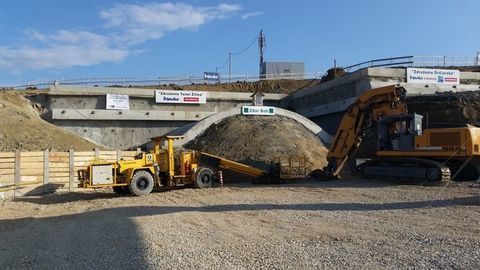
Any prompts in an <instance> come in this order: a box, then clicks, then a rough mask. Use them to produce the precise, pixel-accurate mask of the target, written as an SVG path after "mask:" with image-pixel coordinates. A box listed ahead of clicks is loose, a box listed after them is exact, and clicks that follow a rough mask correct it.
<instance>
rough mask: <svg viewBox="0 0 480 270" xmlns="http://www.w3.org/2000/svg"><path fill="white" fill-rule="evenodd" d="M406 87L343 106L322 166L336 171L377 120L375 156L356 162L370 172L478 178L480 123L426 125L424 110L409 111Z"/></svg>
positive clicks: (416, 177)
mask: <svg viewBox="0 0 480 270" xmlns="http://www.w3.org/2000/svg"><path fill="white" fill-rule="evenodd" d="M405 96H406V90H405V89H404V88H403V87H401V86H398V85H391V86H386V87H381V88H376V89H372V90H369V91H367V92H365V93H363V94H362V95H360V96H359V97H358V98H357V100H356V102H355V103H354V104H352V105H351V106H350V107H349V108H348V109H347V111H346V112H345V114H344V116H343V119H342V121H341V123H340V126H339V128H338V130H337V132H336V135H335V138H334V140H333V142H332V145H331V147H330V151H329V153H328V154H327V161H328V165H327V166H326V167H325V168H324V169H323V170H324V173H325V175H326V176H327V177H329V178H334V177H337V176H338V175H339V173H340V171H341V170H342V168H343V166H344V165H345V163H346V162H347V159H348V158H349V157H350V156H351V155H353V153H354V152H355V150H356V149H357V147H358V146H359V144H360V142H361V140H362V137H363V136H364V133H365V130H366V129H368V128H371V127H374V126H376V128H377V137H378V139H377V151H376V155H375V157H373V158H371V159H370V160H368V161H366V162H364V163H362V164H360V165H358V166H357V169H358V170H359V171H360V172H361V173H362V174H363V175H364V176H365V177H367V178H370V177H393V178H398V179H410V180H421V181H425V182H426V181H440V180H457V179H462V180H477V179H478V177H479V171H478V168H479V160H480V159H479V157H480V152H479V145H480V128H477V127H473V126H465V127H457V128H435V129H430V128H427V129H423V128H422V118H423V117H422V116H421V115H418V114H408V112H407V106H406V103H405Z"/></svg>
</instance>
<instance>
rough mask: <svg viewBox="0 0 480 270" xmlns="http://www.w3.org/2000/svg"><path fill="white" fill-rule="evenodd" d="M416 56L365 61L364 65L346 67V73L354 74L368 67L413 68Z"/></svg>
mask: <svg viewBox="0 0 480 270" xmlns="http://www.w3.org/2000/svg"><path fill="white" fill-rule="evenodd" d="M413 58H414V56H400V57H390V58H382V59H375V60H370V61H365V62H362V63H358V64H355V65H351V66H347V67H344V69H345V71H347V72H354V71H357V70H359V69H362V68H367V67H387V66H389V67H393V66H405V65H407V66H411V65H412V64H413V63H414V61H413Z"/></svg>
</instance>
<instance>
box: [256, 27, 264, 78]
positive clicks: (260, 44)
mask: <svg viewBox="0 0 480 270" xmlns="http://www.w3.org/2000/svg"><path fill="white" fill-rule="evenodd" d="M258 48H259V50H260V66H259V70H260V77H262V65H263V52H264V51H265V36H264V35H263V30H260V34H259V35H258Z"/></svg>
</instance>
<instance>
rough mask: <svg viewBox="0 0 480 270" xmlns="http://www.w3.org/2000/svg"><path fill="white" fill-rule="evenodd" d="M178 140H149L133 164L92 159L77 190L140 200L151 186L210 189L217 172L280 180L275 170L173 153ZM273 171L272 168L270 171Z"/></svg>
mask: <svg viewBox="0 0 480 270" xmlns="http://www.w3.org/2000/svg"><path fill="white" fill-rule="evenodd" d="M181 138H183V137H182V136H162V137H157V138H153V142H154V147H153V150H151V151H150V152H148V153H147V152H141V153H139V154H138V156H137V157H136V158H135V159H134V160H120V161H117V162H107V161H105V160H101V159H94V160H92V161H90V162H88V164H86V166H85V168H84V169H82V170H79V171H78V179H79V182H80V183H79V185H78V187H81V188H106V187H111V188H113V191H114V192H115V193H118V194H128V193H131V194H133V195H137V196H141V195H146V194H149V193H150V192H151V191H152V190H153V188H154V187H155V186H159V187H161V186H163V187H176V186H184V185H195V186H196V187H198V188H206V187H211V186H212V185H213V182H214V180H215V178H216V177H217V173H218V170H231V171H235V172H238V173H242V174H245V175H248V176H251V177H254V178H256V179H259V181H262V182H268V181H270V180H272V179H273V180H275V179H279V178H280V173H279V170H275V169H272V170H271V171H269V172H266V171H263V170H260V169H257V168H254V167H251V166H247V165H244V164H241V163H238V162H235V161H231V160H228V159H224V158H221V157H218V156H214V155H211V154H207V153H203V152H198V151H194V150H182V151H175V149H174V147H173V144H174V140H177V139H181ZM272 168H275V167H272Z"/></svg>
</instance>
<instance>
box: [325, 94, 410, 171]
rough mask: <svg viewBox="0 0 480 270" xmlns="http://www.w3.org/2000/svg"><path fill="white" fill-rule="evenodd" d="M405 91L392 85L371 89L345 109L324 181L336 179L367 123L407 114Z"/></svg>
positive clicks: (328, 158) (358, 142)
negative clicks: (385, 116)
mask: <svg viewBox="0 0 480 270" xmlns="http://www.w3.org/2000/svg"><path fill="white" fill-rule="evenodd" d="M405 93H406V91H405V89H404V88H403V87H400V86H397V85H391V86H386V87H381V88H376V89H372V90H370V91H367V92H365V93H363V94H362V95H360V96H359V97H358V98H357V100H356V101H355V103H353V104H352V105H350V107H348V109H347V111H346V112H345V114H344V116H343V118H342V121H341V122H340V126H339V127H338V129H337V132H336V134H335V138H334V140H333V142H332V145H331V147H330V151H329V152H328V154H327V161H328V165H327V166H326V167H325V168H324V172H325V174H326V176H327V177H337V176H338V174H339V172H340V170H341V169H342V167H343V166H344V164H345V162H346V161H347V159H348V157H349V156H350V155H351V154H352V153H353V152H354V151H355V149H356V148H357V147H358V145H359V144H360V142H361V138H362V135H363V132H364V129H365V126H366V123H367V121H368V120H371V121H375V122H376V121H378V120H379V119H380V118H381V117H382V116H384V115H392V114H397V115H400V114H406V113H407V107H406V104H405Z"/></svg>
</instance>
